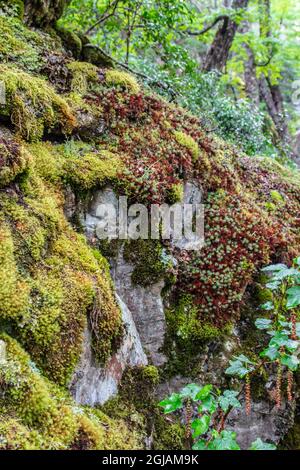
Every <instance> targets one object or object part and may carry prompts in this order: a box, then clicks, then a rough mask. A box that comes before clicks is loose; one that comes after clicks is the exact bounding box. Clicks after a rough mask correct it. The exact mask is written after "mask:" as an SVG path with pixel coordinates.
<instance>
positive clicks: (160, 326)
mask: <svg viewBox="0 0 300 470" xmlns="http://www.w3.org/2000/svg"><path fill="white" fill-rule="evenodd" d="M100 204H112V205H113V206H114V207H115V208H116V209H117V208H118V200H117V197H116V195H115V193H114V192H113V190H112V189H111V188H105V189H104V190H102V191H97V192H96V193H95V194H94V195H93V197H92V200H91V203H90V206H89V209H88V212H87V213H86V214H85V215H84V217H83V220H82V221H83V224H84V226H85V228H86V234H87V237H88V238H89V239H94V238H95V237H96V233H95V231H96V227H97V224H98V223H99V220H100V219H99V218H98V217H97V208H98V207H99V205H100ZM133 270H134V266H133V265H132V264H130V263H128V262H126V261H125V260H124V257H123V254H122V251H121V250H120V252H119V254H118V256H117V259H116V260H113V261H112V278H113V280H114V283H115V288H116V291H117V293H118V295H119V296H120V298H121V299H122V300H123V301H124V302H125V303H126V305H127V306H128V308H129V310H130V311H131V313H132V316H133V319H134V322H135V324H136V328H137V330H138V332H139V334H140V337H141V342H142V345H143V348H144V349H145V351H146V353H147V354H148V355H149V357H150V360H151V362H152V363H153V364H154V365H155V366H161V365H162V364H164V363H165V361H166V357H165V356H164V354H162V353H161V351H160V350H161V348H162V346H163V343H164V335H165V330H166V323H165V315H164V308H163V302H162V298H161V291H162V289H163V287H164V281H160V282H158V283H156V284H154V285H152V286H149V287H142V286H136V285H133V283H132V280H131V275H132V272H133Z"/></svg>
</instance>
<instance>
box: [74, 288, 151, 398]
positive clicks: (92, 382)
mask: <svg viewBox="0 0 300 470" xmlns="http://www.w3.org/2000/svg"><path fill="white" fill-rule="evenodd" d="M118 302H119V305H120V308H121V311H122V319H123V323H124V326H125V335H124V338H123V341H122V345H121V347H120V348H119V350H118V352H117V353H116V354H114V355H113V356H112V357H111V359H110V360H109V362H108V364H107V365H106V367H104V368H102V367H99V365H97V364H96V362H95V359H94V356H93V351H92V346H91V333H90V331H89V330H88V329H86V331H85V337H84V343H83V353H82V357H81V360H80V363H79V365H78V367H77V370H76V372H75V374H74V377H73V380H72V383H71V385H70V389H71V392H72V395H73V396H74V398H75V400H76V402H77V403H80V404H83V405H92V406H93V405H95V404H102V403H105V402H106V401H107V400H108V399H109V398H111V397H112V396H113V395H115V394H116V393H117V392H118V384H119V382H120V380H121V379H122V374H123V372H124V370H125V368H126V367H127V366H143V365H147V363H148V361H147V358H146V355H145V353H144V351H143V348H142V345H141V341H140V338H139V334H138V332H137V330H136V327H135V324H134V321H133V319H132V315H131V312H130V311H129V309H128V308H127V306H126V305H125V304H124V302H123V301H122V300H121V299H120V298H119V297H118Z"/></svg>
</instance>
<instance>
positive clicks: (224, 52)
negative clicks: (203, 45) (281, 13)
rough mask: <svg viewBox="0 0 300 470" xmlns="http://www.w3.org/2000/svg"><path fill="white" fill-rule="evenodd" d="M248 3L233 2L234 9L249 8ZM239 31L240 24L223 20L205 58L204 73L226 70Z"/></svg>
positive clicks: (240, 0)
mask: <svg viewBox="0 0 300 470" xmlns="http://www.w3.org/2000/svg"><path fill="white" fill-rule="evenodd" d="M248 3H249V0H233V3H232V8H235V9H239V8H247V6H248ZM237 29H238V24H237V23H236V22H235V21H233V20H231V19H230V18H225V19H224V20H223V23H222V25H221V26H220V27H219V29H218V31H217V33H216V35H215V38H214V40H213V43H212V44H211V46H210V48H209V50H208V52H207V55H206V57H205V60H204V64H203V70H204V71H206V72H209V71H211V70H217V71H219V72H222V71H223V70H224V68H225V66H226V63H227V60H228V56H229V51H230V49H231V46H232V43H233V40H234V37H235V34H236V32H237Z"/></svg>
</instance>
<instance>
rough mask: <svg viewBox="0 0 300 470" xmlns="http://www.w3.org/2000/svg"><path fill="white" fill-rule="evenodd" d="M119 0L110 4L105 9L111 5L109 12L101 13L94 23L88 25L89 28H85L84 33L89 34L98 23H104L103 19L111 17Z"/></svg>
mask: <svg viewBox="0 0 300 470" xmlns="http://www.w3.org/2000/svg"><path fill="white" fill-rule="evenodd" d="M119 1H120V0H115V2H114V3H113V4H111V5H109V6H108V8H107V9H106V12H107V11H108V10H109V9H110V8H111V7H113V10H112V12H111V13H107V14H105V13H103V15H102V16H101V18H99V20H97V21H96V23H94V24H93V25H92V26H90V28H89V29H87V30H86V32H85V33H84V34H86V35H87V34H90V33H91V32H92V31H93V29H95V28H96V26H99V24H101V23H104V21H106V20H108V19H109V18H111V17H112V16H114V14H115V13H116V10H117V7H118V4H119Z"/></svg>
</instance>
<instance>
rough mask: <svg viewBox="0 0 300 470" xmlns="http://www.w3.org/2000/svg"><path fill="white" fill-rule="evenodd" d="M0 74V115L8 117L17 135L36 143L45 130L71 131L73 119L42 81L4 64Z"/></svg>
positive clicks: (61, 100) (58, 97)
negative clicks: (1, 104) (0, 90)
mask: <svg viewBox="0 0 300 470" xmlns="http://www.w3.org/2000/svg"><path fill="white" fill-rule="evenodd" d="M0 73H1V80H2V81H3V82H4V84H5V89H6V101H7V103H6V106H5V108H4V109H2V108H1V110H0V113H1V114H2V115H4V116H8V117H9V118H10V120H11V122H12V123H13V124H14V125H15V127H16V130H17V132H18V133H19V135H20V136H22V137H23V138H24V139H25V140H29V141H37V140H39V139H41V137H42V136H43V134H44V131H45V130H46V129H47V130H51V129H53V128H55V127H59V128H60V129H61V130H62V131H63V132H65V133H66V134H67V133H70V132H71V131H72V129H73V128H74V127H75V125H76V120H75V117H74V116H73V114H72V112H71V109H70V107H69V106H68V104H67V103H66V101H65V100H64V99H63V98H62V97H60V96H59V95H57V94H56V93H55V91H54V90H53V89H52V88H51V87H50V86H49V85H48V84H47V83H46V81H44V80H43V79H41V78H37V77H32V76H31V75H28V74H27V73H25V72H22V71H20V70H18V69H14V68H10V67H8V66H5V65H0Z"/></svg>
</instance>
